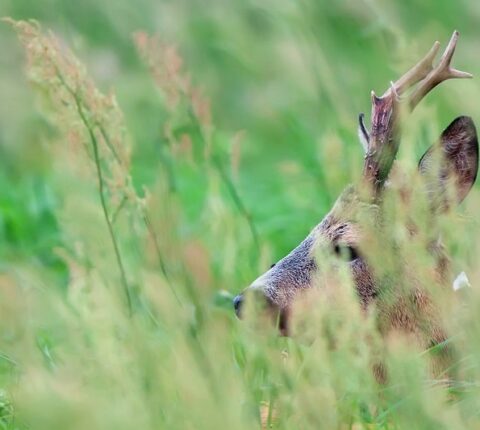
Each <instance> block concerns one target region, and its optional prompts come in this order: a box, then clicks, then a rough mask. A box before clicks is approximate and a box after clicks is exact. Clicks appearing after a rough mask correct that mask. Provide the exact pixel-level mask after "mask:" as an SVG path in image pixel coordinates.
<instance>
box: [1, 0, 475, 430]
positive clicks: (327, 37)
mask: <svg viewBox="0 0 480 430" xmlns="http://www.w3.org/2000/svg"><path fill="white" fill-rule="evenodd" d="M0 15H1V16H2V17H5V18H6V17H9V19H4V20H3V21H2V22H1V24H0V46H2V50H3V53H2V56H1V57H0V99H1V103H0V166H1V167H0V190H2V191H1V192H0V384H1V385H0V387H1V390H0V428H5V429H27V428H31V429H48V430H53V429H66V428H68V429H87V428H88V429H109V428H115V429H132V428H139V429H169V430H170V429H172V430H175V429H179V430H180V429H181V430H184V429H209V430H211V429H226V428H228V429H232V430H233V429H261V428H274V429H310V428H312V429H313V428H315V429H318V428H321V429H355V430H358V429H478V428H480V365H479V363H480V319H479V317H478V315H479V311H480V290H479V288H478V286H479V285H480V269H479V266H478V251H479V248H480V247H479V240H478V239H479V238H480V223H479V221H478V213H479V211H480V193H479V191H478V187H479V185H478V184H476V185H475V186H474V188H473V190H472V192H471V193H470V195H469V196H468V198H467V199H466V201H465V202H464V203H462V205H461V206H460V207H459V208H458V209H457V210H455V211H452V213H449V214H448V215H446V216H445V217H444V218H443V219H442V220H441V222H440V225H441V228H442V238H443V240H444V242H445V246H446V248H447V249H448V251H449V254H450V256H451V260H452V266H453V271H454V272H455V273H459V272H461V271H465V272H466V273H467V274H468V278H469V280H470V284H471V288H466V289H464V290H462V291H460V292H458V294H457V296H456V298H455V303H453V304H452V305H451V306H450V311H451V313H450V314H449V315H447V317H446V318H447V319H448V321H449V329H450V330H449V332H450V333H451V335H452V336H451V339H449V342H450V341H451V342H452V343H454V344H455V348H456V350H457V351H458V354H457V356H458V362H457V363H456V364H457V365H458V367H459V368H460V369H461V371H460V372H459V373H458V375H459V376H458V379H456V380H454V381H449V383H448V384H447V383H445V381H444V380H436V379H434V378H432V377H431V376H430V374H429V371H428V363H427V359H426V354H425V353H424V352H423V351H418V350H415V349H413V348H409V347H408V345H406V344H405V343H403V342H401V341H398V342H397V341H395V340H392V342H390V344H389V345H387V347H386V352H385V354H386V363H387V364H388V368H389V381H388V383H386V384H378V382H377V381H376V380H375V378H374V375H373V374H372V371H371V350H370V348H369V342H366V341H365V339H370V338H371V337H375V334H374V328H373V327H372V325H373V323H372V321H371V320H368V319H365V318H364V317H363V315H362V312H361V310H360V307H359V305H358V301H357V300H356V297H355V295H354V293H353V292H352V289H351V288H350V289H348V288H346V289H344V290H342V291H341V292H339V295H338V300H337V302H336V306H330V305H329V306H326V303H324V302H321V301H320V302H319V303H318V306H317V309H316V312H315V315H314V316H313V317H312V320H311V321H310V322H307V323H308V324H309V326H310V329H309V330H307V332H308V333H306V334H305V336H303V337H302V336H300V337H292V338H285V337H281V336H279V335H278V333H277V331H276V330H275V328H274V327H272V326H270V325H269V324H264V321H261V320H260V321H253V322H252V323H250V322H249V321H239V320H238V319H237V318H236V317H235V314H234V312H233V307H232V299H233V297H234V296H235V295H236V294H238V293H239V292H241V291H242V290H243V289H244V288H245V287H247V286H248V285H249V284H250V283H251V282H252V281H253V280H254V279H255V278H256V277H257V276H258V275H259V274H261V273H263V272H264V271H265V270H266V269H268V268H269V267H270V265H271V264H272V263H274V262H276V261H278V260H279V259H280V258H282V257H283V256H284V255H285V254H286V253H288V252H289V251H290V250H291V249H292V248H294V247H295V246H296V245H297V244H298V243H299V242H300V241H301V240H302V239H303V238H304V237H305V236H306V235H307V234H308V232H309V231H310V230H311V228H312V227H314V226H315V224H317V223H318V222H319V221H320V220H321V219H322V218H323V216H324V215H325V214H326V213H327V212H328V211H329V209H330V208H331V206H332V205H333V203H334V202H335V200H336V198H337V196H338V195H339V194H340V193H341V191H342V190H343V189H344V188H345V187H346V186H347V185H348V184H349V183H352V182H354V181H356V180H358V178H359V176H360V175H361V172H362V168H363V150H362V147H361V145H360V144H359V142H358V137H357V118H358V114H359V113H360V112H365V113H366V114H367V117H368V114H369V111H370V91H371V90H372V89H374V90H375V91H376V92H378V93H381V92H383V91H384V90H385V89H386V88H387V87H388V85H389V82H390V81H391V80H394V79H396V78H397V77H398V76H400V74H401V73H402V72H403V71H405V70H406V69H407V68H408V67H410V66H411V65H412V64H414V63H415V62H416V61H417V60H418V58H420V56H422V55H423V54H424V53H425V52H426V51H427V50H428V48H430V46H431V44H432V42H433V41H434V40H439V41H440V42H441V43H442V44H445V43H446V42H447V41H448V38H449V37H450V35H451V33H452V31H453V30H454V29H457V30H459V31H460V33H461V39H460V42H459V46H458V49H457V52H456V54H455V64H456V65H458V67H459V68H461V69H462V70H467V71H469V72H471V73H473V75H474V79H473V80H462V81H455V82H448V83H446V84H444V85H442V86H441V88H439V89H438V90H436V91H435V92H434V93H432V94H431V95H429V96H428V98H427V99H426V100H425V101H424V102H423V103H422V105H420V106H419V107H418V109H417V110H416V111H415V113H414V115H412V117H411V118H410V119H409V120H408V121H409V122H408V127H406V129H405V131H404V136H403V140H402V144H401V147H400V153H399V162H400V164H401V165H402V166H404V167H405V169H406V170H408V169H415V166H416V162H417V161H418V159H419V157H420V156H421V154H423V152H424V151H425V149H426V148H427V147H428V146H429V145H430V144H431V143H433V142H434V141H435V140H436V139H437V138H438V136H439V134H440V133H441V131H442V130H443V129H444V128H445V127H446V126H447V125H448V123H449V122H450V121H451V120H452V119H453V118H454V117H456V116H458V115H462V114H465V115H469V116H471V117H472V118H473V119H474V121H475V122H477V124H480V123H479V121H480V102H479V101H480V84H479V79H480V56H479V55H478V47H479V46H480V45H479V41H480V31H479V25H478V24H479V22H480V3H478V2H476V1H473V0H459V1H457V2H451V1H447V0H438V1H431V0H430V1H424V2H421V3H419V2H415V1H413V0H405V1H401V2H400V1H394V0H385V1H380V0H360V1H355V0H340V1H337V2H327V1H324V0H321V1H315V0H299V1H296V2H294V1H290V0H275V1H273V0H265V1H257V0H245V1H244V0H229V1H221V0H207V1H197V0H174V1H173V0H171V1H168V0H162V1H154V0H137V1H136V2H131V1H129V0H115V1H114V0H106V1H103V2H98V1H93V0H84V1H82V2H70V1H66V0H44V1H42V2H32V1H31V0H0ZM30 20H32V21H30ZM477 76H479V77H478V78H477ZM411 252H413V251H411ZM421 258H422V257H421V256H419V261H421ZM347 284H348V282H347ZM322 305H323V306H322ZM319 326H321V329H319ZM317 329H318V330H317ZM324 332H328V333H329V334H330V335H332V336H333V338H334V339H335V347H334V348H332V347H331V342H329V337H328V336H323V335H320V334H319V333H324Z"/></svg>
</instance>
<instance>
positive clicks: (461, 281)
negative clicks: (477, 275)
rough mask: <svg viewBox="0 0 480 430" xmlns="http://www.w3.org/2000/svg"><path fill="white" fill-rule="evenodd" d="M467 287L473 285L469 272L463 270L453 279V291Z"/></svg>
mask: <svg viewBox="0 0 480 430" xmlns="http://www.w3.org/2000/svg"><path fill="white" fill-rule="evenodd" d="M466 287H471V285H470V281H469V280H468V277H467V274H466V273H465V272H461V273H460V274H459V275H458V276H457V277H456V278H455V280H454V281H453V284H452V288H453V291H458V290H461V289H462V288H466Z"/></svg>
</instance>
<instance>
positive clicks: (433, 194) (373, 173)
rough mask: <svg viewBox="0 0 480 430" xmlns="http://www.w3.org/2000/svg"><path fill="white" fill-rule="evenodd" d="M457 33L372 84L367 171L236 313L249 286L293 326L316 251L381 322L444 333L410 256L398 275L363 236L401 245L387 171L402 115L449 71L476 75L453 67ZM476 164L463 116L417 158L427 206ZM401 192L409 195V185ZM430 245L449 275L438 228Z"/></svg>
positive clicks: (462, 186)
mask: <svg viewBox="0 0 480 430" xmlns="http://www.w3.org/2000/svg"><path fill="white" fill-rule="evenodd" d="M457 40H458V32H456V31H455V32H454V33H453V35H452V37H451V39H450V42H449V43H448V46H447V47H446V49H445V51H444V53H443V55H442V57H441V59H440V61H439V62H438V64H437V65H436V66H435V67H434V66H433V61H434V59H435V57H436V54H437V52H438V50H439V47H440V44H439V42H435V43H434V45H433V47H432V48H431V50H430V51H429V52H428V53H427V55H426V56H425V57H424V58H423V59H422V60H421V61H419V62H418V64H416V65H415V66H414V67H412V68H411V69H410V70H409V71H408V72H407V73H406V74H405V75H403V76H402V77H401V78H400V79H398V80H397V81H396V82H391V84H390V87H389V88H388V89H387V90H386V91H385V93H384V94H383V95H382V96H381V97H377V96H376V95H375V94H374V93H373V92H372V96H371V100H372V113H371V127H370V130H369V131H368V129H367V127H366V126H365V124H364V116H363V114H361V115H360V116H359V136H360V140H361V142H362V144H363V146H364V148H365V159H364V169H363V175H362V178H361V179H360V180H359V182H358V183H357V184H356V185H354V186H349V187H347V189H346V190H345V191H344V192H343V193H342V194H341V195H340V196H339V198H338V200H337V201H336V203H335V204H334V206H333V208H332V209H331V211H330V212H329V213H328V214H327V215H326V216H325V218H324V219H323V220H322V221H321V222H320V223H319V224H318V225H317V226H316V227H315V228H314V229H313V230H312V231H311V233H310V234H309V235H308V236H307V237H306V238H305V239H304V240H303V242H301V243H300V244H299V245H298V246H297V247H296V248H295V249H294V250H293V251H291V252H290V254H288V255H287V256H286V257H284V258H282V259H281V260H280V261H278V262H277V263H276V264H274V265H272V267H271V268H270V269H269V270H268V271H267V272H265V273H264V274H263V275H261V276H260V277H259V278H257V279H256V280H255V281H254V282H253V283H252V284H251V285H250V286H249V287H248V288H247V289H246V290H245V291H244V292H243V293H242V294H240V295H238V296H237V297H236V298H235V299H234V308H235V311H236V313H237V315H238V316H241V315H242V306H243V304H244V302H245V297H248V296H250V294H249V293H250V292H252V293H256V294H251V296H252V299H255V300H257V298H258V297H259V296H260V300H262V301H265V303H267V304H268V307H269V308H270V309H273V310H274V311H275V313H276V314H277V315H279V325H280V330H281V331H282V332H283V333H284V334H288V328H289V324H288V322H289V316H290V313H291V310H292V307H293V303H294V302H295V301H296V300H297V298H298V297H299V296H302V294H303V293H304V292H306V291H308V290H310V289H312V287H314V286H315V287H317V288H320V289H321V288H322V287H321V285H322V282H321V280H322V277H323V276H324V272H323V271H322V270H323V269H322V264H321V261H320V260H321V259H322V258H321V257H319V256H324V255H326V254H329V255H330V256H331V259H330V260H329V261H333V262H334V263H333V265H335V264H338V265H344V266H346V267H347V268H348V269H349V271H350V273H351V279H352V280H353V284H354V286H355V289H356V292H357V295H358V298H359V300H360V303H361V305H362V307H363V308H365V309H366V308H368V307H369V306H370V305H371V304H372V303H375V304H376V305H377V307H378V308H379V313H380V314H381V315H382V316H383V317H382V322H381V324H380V326H381V327H382V326H383V329H384V330H388V329H391V328H394V329H401V330H406V331H409V332H414V333H416V332H420V331H421V332H422V338H423V340H424V341H425V342H427V344H431V343H432V342H433V343H436V342H439V341H442V340H443V338H444V334H443V331H442V329H441V328H440V327H439V325H437V324H435V323H434V322H432V321H433V320H435V318H436V316H435V315H434V314H435V312H434V311H433V309H432V306H431V304H430V300H429V293H428V291H427V289H425V288H423V286H422V285H421V282H418V280H416V279H415V275H414V274H412V273H409V274H407V273H404V272H408V262H405V261H399V262H398V264H397V266H396V267H397V271H396V272H395V273H396V275H393V276H392V273H386V272H385V271H384V270H383V268H382V267H379V266H381V264H379V259H378V258H377V259H376V260H375V259H372V258H370V254H371V252H370V251H369V249H368V246H366V245H367V243H366V242H372V241H376V242H377V244H380V248H381V246H383V245H382V242H384V243H385V247H386V248H388V249H389V250H390V251H392V252H396V251H395V249H396V245H395V243H394V241H393V240H390V238H389V237H388V235H389V229H388V225H386V224H388V220H386V217H385V214H384V212H385V209H384V207H385V205H384V200H385V194H386V192H385V189H386V188H388V186H387V179H389V176H392V172H391V171H392V165H393V162H394V160H395V157H396V154H397V151H398V147H399V142H400V129H401V120H402V119H403V118H404V116H405V115H404V114H408V113H410V112H412V111H413V110H414V108H415V107H416V106H417V105H418V103H419V102H420V101H421V100H422V99H423V98H424V97H425V96H426V95H427V94H428V93H429V92H430V91H431V90H432V89H433V88H435V87H436V86H437V85H438V84H440V83H442V82H443V81H446V80H448V79H453V78H470V77H472V75H470V74H469V73H466V72H461V71H459V70H456V69H454V68H452V67H451V60H452V57H453V54H454V51H455V47H456V44H457ZM477 168H478V143H477V135H476V130H475V126H474V124H473V122H472V120H471V119H470V118H468V117H465V116H461V117H458V118H457V119H455V120H454V121H453V122H452V123H451V124H450V125H449V126H448V127H447V128H446V129H445V131H444V132H443V133H442V135H441V137H440V139H439V140H438V142H437V143H435V144H434V145H432V147H430V148H429V149H428V150H427V151H426V152H425V154H424V155H423V157H422V158H421V160H420V163H419V168H418V172H419V176H420V177H423V183H424V187H425V190H426V192H425V193H424V195H426V196H427V197H428V199H426V200H427V201H428V203H427V204H426V206H427V208H428V210H427V211H428V212H429V214H430V215H431V216H432V218H434V217H436V216H438V215H439V214H440V213H441V212H444V211H446V210H447V209H448V208H450V207H451V206H453V204H454V203H455V204H457V203H460V202H461V201H462V200H463V199H464V198H465V196H466V195H467V193H468V192H469V190H470V188H471V187H472V185H473V183H474V181H475V178H476V175H477ZM452 191H453V192H452ZM400 194H401V195H403V198H404V199H405V200H408V199H409V195H410V194H411V193H409V192H405V193H403V194H402V193H400ZM407 221H408V222H407V223H408V226H407V231H408V232H409V234H410V235H411V236H412V237H414V236H415V235H416V234H417V230H418V227H417V226H416V222H415V221H416V220H415V219H408V220H407ZM390 245H391V246H390ZM425 248H426V252H428V253H429V254H430V255H431V256H432V261H433V271H432V272H433V273H435V276H434V278H435V280H436V282H437V283H438V284H442V283H446V282H447V278H448V276H447V275H446V273H447V271H446V266H447V262H448V258H447V257H446V255H444V252H443V247H442V246H441V244H440V242H439V241H438V236H437V238H435V237H432V240H427V241H426V243H425ZM377 250H378V246H377ZM385 252H387V251H385ZM399 258H400V259H401V257H399ZM335 261H338V263H335ZM400 278H401V279H400ZM405 283H410V284H411V285H410V288H409V289H405V288H403V284H405ZM386 297H389V299H388V300H387V299H386Z"/></svg>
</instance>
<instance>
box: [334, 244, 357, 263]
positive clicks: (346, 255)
mask: <svg viewBox="0 0 480 430" xmlns="http://www.w3.org/2000/svg"><path fill="white" fill-rule="evenodd" d="M333 251H334V252H335V254H336V255H337V256H338V257H340V258H342V259H343V260H345V261H354V260H356V259H357V258H358V257H359V255H358V252H357V250H356V249H355V248H354V247H352V246H348V245H343V244H338V243H336V244H335V245H334V246H333Z"/></svg>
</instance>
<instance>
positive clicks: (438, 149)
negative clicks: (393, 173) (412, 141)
mask: <svg viewBox="0 0 480 430" xmlns="http://www.w3.org/2000/svg"><path fill="white" fill-rule="evenodd" d="M418 170H419V171H420V173H421V174H422V176H424V177H425V180H426V185H427V190H428V194H429V197H430V199H431V202H432V204H433V207H434V209H437V210H438V209H440V210H441V209H443V210H445V209H448V207H449V206H450V205H449V202H455V203H460V202H461V201H462V200H463V199H464V198H465V197H466V196H467V194H468V192H469V191H470V189H471V188H472V186H473V184H474V182H475V179H476V178H477V171H478V140H477V131H476V129H475V125H474V124H473V121H472V119H471V118H470V117H468V116H460V117H458V118H456V119H454V120H453V121H452V123H451V124H450V125H449V126H448V127H447V128H446V129H445V130H444V131H443V133H442V135H441V137H440V140H439V141H438V142H437V143H436V144H434V145H432V146H431V147H430V148H429V149H428V150H427V152H425V154H424V155H423V157H422V158H421V159H420V162H419V164H418Z"/></svg>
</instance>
